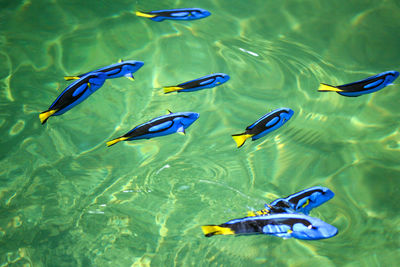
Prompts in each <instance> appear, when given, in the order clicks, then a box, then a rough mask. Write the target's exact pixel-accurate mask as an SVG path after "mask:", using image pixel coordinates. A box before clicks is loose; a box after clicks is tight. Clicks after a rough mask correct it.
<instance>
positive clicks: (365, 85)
mask: <svg viewBox="0 0 400 267" xmlns="http://www.w3.org/2000/svg"><path fill="white" fill-rule="evenodd" d="M397 77H399V72H398V71H394V70H391V71H386V72H382V73H380V74H377V75H375V76H371V77H368V78H366V79H364V80H361V81H357V82H353V83H348V84H344V85H338V86H332V85H329V84H325V83H321V84H320V85H319V88H318V92H336V93H338V94H339V95H343V96H360V95H364V94H369V93H373V92H376V91H378V90H380V89H382V88H385V87H386V86H388V85H390V84H391V83H392V82H393V81H394V80H396V78H397Z"/></svg>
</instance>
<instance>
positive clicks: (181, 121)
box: [107, 112, 199, 146]
mask: <svg viewBox="0 0 400 267" xmlns="http://www.w3.org/2000/svg"><path fill="white" fill-rule="evenodd" d="M198 118H199V113H195V112H177V113H172V112H170V113H169V114H168V115H164V116H160V117H157V118H155V119H152V120H151V121H149V122H146V123H143V124H140V125H139V126H136V127H135V128H133V129H132V130H130V131H129V132H128V133H126V134H124V135H123V136H120V137H118V138H116V139H114V140H111V141H109V142H107V146H112V145H114V144H116V143H118V142H121V141H131V140H138V139H150V138H153V137H158V136H163V135H168V134H173V133H180V134H185V129H186V128H188V127H189V126H190V125H191V124H192V123H193V122H195V121H196V120H197V119H198Z"/></svg>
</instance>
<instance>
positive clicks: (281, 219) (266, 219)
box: [202, 213, 338, 240]
mask: <svg viewBox="0 0 400 267" xmlns="http://www.w3.org/2000/svg"><path fill="white" fill-rule="evenodd" d="M202 229H203V233H204V234H205V236H206V237H210V236H213V235H219V234H222V235H233V234H266V235H273V236H278V237H282V238H292V237H293V238H297V239H304V240H318V239H325V238H330V237H333V236H335V235H336V234H337V233H338V230H337V228H336V227H334V226H332V225H330V224H328V223H326V222H324V221H322V220H320V219H317V218H313V217H310V216H307V215H303V214H288V213H282V214H272V215H270V216H255V217H245V218H241V219H235V220H231V221H228V222H226V223H223V224H220V225H205V226H202Z"/></svg>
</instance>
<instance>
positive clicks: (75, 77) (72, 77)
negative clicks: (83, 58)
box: [64, 76, 81, 81]
mask: <svg viewBox="0 0 400 267" xmlns="http://www.w3.org/2000/svg"><path fill="white" fill-rule="evenodd" d="M80 78H81V77H79V76H64V79H65V80H66V81H71V80H78V79H80Z"/></svg>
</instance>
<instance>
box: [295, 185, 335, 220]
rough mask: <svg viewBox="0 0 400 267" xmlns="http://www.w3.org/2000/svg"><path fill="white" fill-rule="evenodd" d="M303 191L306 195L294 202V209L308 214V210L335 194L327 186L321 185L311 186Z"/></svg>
mask: <svg viewBox="0 0 400 267" xmlns="http://www.w3.org/2000/svg"><path fill="white" fill-rule="evenodd" d="M304 193H305V194H307V196H306V197H304V198H302V199H300V201H299V202H298V203H295V205H296V207H295V210H296V211H299V212H303V213H305V214H308V213H309V212H310V210H312V209H313V208H315V207H318V206H320V205H322V204H323V203H325V202H327V201H328V200H330V199H331V198H333V197H334V196H335V193H333V192H332V191H331V190H330V189H329V188H326V187H322V186H314V187H311V188H309V189H307V190H305V191H304ZM310 193H311V194H310Z"/></svg>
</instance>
